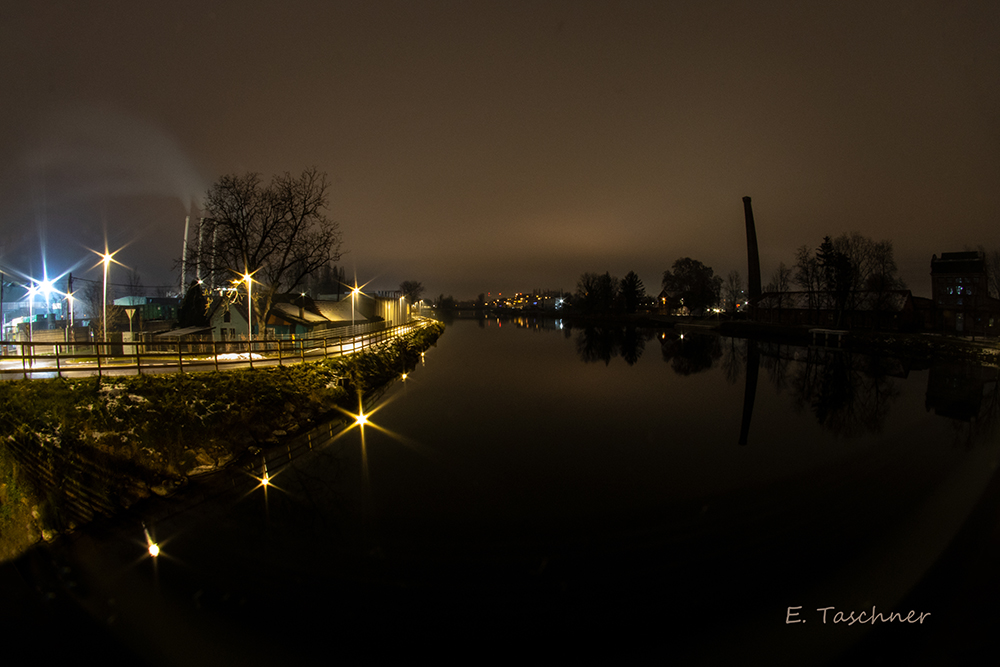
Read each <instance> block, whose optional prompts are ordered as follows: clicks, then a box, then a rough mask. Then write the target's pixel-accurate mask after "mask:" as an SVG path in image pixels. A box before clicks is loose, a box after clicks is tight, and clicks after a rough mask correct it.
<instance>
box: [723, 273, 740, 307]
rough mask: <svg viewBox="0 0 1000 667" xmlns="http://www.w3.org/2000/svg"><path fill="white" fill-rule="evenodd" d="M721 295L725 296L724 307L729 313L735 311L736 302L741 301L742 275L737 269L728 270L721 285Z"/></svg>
mask: <svg viewBox="0 0 1000 667" xmlns="http://www.w3.org/2000/svg"><path fill="white" fill-rule="evenodd" d="M722 293H723V295H724V298H725V308H726V310H727V311H728V312H730V313H735V312H736V310H737V304H739V303H740V301H742V299H741V297H742V296H743V276H741V275H740V272H739V271H736V270H733V271H730V272H729V275H728V276H726V284H725V286H724V287H723V292H722Z"/></svg>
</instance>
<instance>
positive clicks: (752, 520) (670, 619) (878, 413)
mask: <svg viewBox="0 0 1000 667" xmlns="http://www.w3.org/2000/svg"><path fill="white" fill-rule="evenodd" d="M748 362H749V363H748ZM997 400H998V395H997V375H996V369H983V368H968V367H960V366H934V367H932V368H927V367H924V368H920V367H917V366H914V365H913V364H909V363H907V362H904V361H900V360H895V359H880V360H876V359H871V358H868V357H863V356H861V355H851V354H847V353H842V352H839V351H828V350H822V349H817V348H812V349H809V348H804V347H790V346H777V345H766V344H759V345H758V344H754V343H751V344H748V343H747V342H746V341H740V340H732V339H725V338H717V337H711V336H704V335H697V334H695V333H692V332H688V333H687V334H686V335H685V336H684V338H683V339H682V338H681V337H680V336H679V335H678V333H676V332H673V331H668V332H654V331H638V332H637V331H626V330H623V329H621V328H614V327H606V328H594V329H589V330H583V329H579V328H578V329H573V330H569V329H566V328H563V327H562V325H561V324H560V323H556V322H552V321H548V322H537V323H536V322H529V321H522V322H520V323H518V322H514V321H504V322H500V321H497V320H490V321H481V322H476V321H457V322H455V323H453V324H452V325H451V326H449V328H448V330H447V331H446V333H445V335H444V336H443V337H442V338H441V339H440V341H439V342H438V345H437V346H436V347H434V348H432V349H430V350H429V351H428V352H427V354H426V358H425V361H424V363H423V364H421V365H420V366H418V368H417V369H415V371H414V372H413V373H412V374H411V375H410V376H409V378H408V379H407V380H406V382H396V383H395V384H394V385H393V386H391V387H390V388H389V389H388V390H387V391H385V392H384V393H383V394H382V395H380V396H378V397H373V399H372V400H370V401H369V403H368V404H367V405H366V406H365V408H364V409H365V411H366V412H367V413H368V414H369V418H370V423H369V424H368V425H367V426H365V427H364V428H363V429H362V428H359V427H357V426H350V425H349V424H336V425H334V426H333V427H330V426H326V427H323V428H321V429H318V430H317V431H315V432H313V433H311V434H309V435H308V436H307V437H305V436H304V437H301V438H298V439H297V440H296V441H295V442H294V443H292V444H290V445H288V446H282V447H278V448H275V449H274V450H271V451H268V452H267V453H266V455H265V456H260V457H258V458H257V459H255V460H254V461H251V462H249V463H248V465H247V466H244V469H242V470H241V471H236V472H228V473H226V474H223V475H218V476H216V477H215V478H213V479H212V480H209V481H208V482H206V483H205V484H204V485H202V486H201V487H199V488H198V489H192V490H190V491H189V492H186V493H185V494H182V497H181V498H175V499H172V501H171V502H167V503H151V504H150V505H149V506H146V507H144V508H142V509H141V510H140V511H139V513H135V514H133V515H131V516H128V517H125V518H122V519H119V520H116V521H113V522H107V523H106V524H102V525H95V526H93V527H92V528H90V529H88V530H86V531H82V532H81V533H80V534H78V535H76V536H74V537H73V538H72V539H69V540H66V541H64V542H60V543H57V544H55V545H52V546H49V547H46V548H42V549H38V550H36V551H35V552H34V553H33V554H31V555H30V556H28V557H26V558H24V559H22V561H21V562H19V563H18V568H19V570H18V571H19V575H20V580H19V584H18V585H21V586H23V588H24V590H28V589H31V592H30V593H26V592H23V591H22V592H21V593H20V595H21V598H19V600H21V601H23V603H24V607H23V608H24V609H29V610H30V613H28V614H27V615H21V617H20V619H19V623H20V624H21V626H23V628H24V631H25V632H26V633H28V632H31V631H33V630H34V629H35V628H37V626H38V625H39V624H40V623H47V624H49V625H48V627H56V628H59V632H63V631H65V632H66V633H68V636H71V637H73V641H75V642H79V644H80V645H81V646H92V645H93V646H97V647H98V648H99V649H101V650H106V651H111V653H109V654H108V655H112V656H116V657H122V659H124V660H128V661H133V660H138V661H145V662H148V663H150V664H202V663H204V664H207V663H218V662H220V661H222V662H226V663H231V662H232V661H234V660H240V661H244V662H247V663H250V664H274V663H275V661H277V662H278V664H299V663H301V662H302V661H303V660H305V659H312V658H315V657H317V656H327V657H328V658H329V659H330V660H334V659H337V658H343V659H346V660H347V661H348V662H357V661H360V662H369V661H370V662H377V661H380V660H382V659H384V658H387V657H393V658H401V659H403V660H404V661H415V660H416V659H418V658H419V657H421V656H430V657H432V658H435V659H438V660H441V661H447V662H459V661H460V662H463V663H465V662H473V663H476V662H490V661H493V660H494V659H495V660H499V661H503V662H510V661H514V660H516V661H518V662H522V661H530V662H538V661H556V662H561V661H566V662H577V661H579V660H580V659H581V658H590V657H595V656H596V657H598V658H600V659H602V660H603V661H606V662H611V661H613V660H623V659H624V660H626V661H630V660H656V661H657V662H667V663H674V664H735V663H742V664H823V663H839V662H845V663H847V662H850V663H851V664H857V663H859V662H860V663H862V664H878V663H879V661H880V660H887V661H888V662H887V663H886V664H894V663H896V662H898V661H899V660H904V661H905V662H906V663H909V664H938V663H939V661H940V659H942V658H944V657H948V659H949V660H952V659H953V660H956V661H958V662H961V661H962V659H963V657H965V656H971V655H974V654H973V653H972V651H973V649H974V648H982V647H984V646H985V647H986V648H995V646H994V645H993V644H992V643H988V642H991V640H990V637H991V631H992V630H993V629H995V628H996V627H997V623H998V620H1000V619H998V616H997V612H996V611H994V610H993V608H992V606H991V605H990V604H989V602H988V599H989V595H990V592H991V591H992V592H997V588H998V586H997V577H996V575H994V574H993V573H992V566H991V563H992V562H993V561H991V560H990V559H991V557H995V556H996V555H997V552H998V548H997V547H998V540H997V534H998V531H997V521H996V518H997V510H998V509H1000V502H998V500H997V498H998V495H1000V494H998V491H997V489H996V486H997V485H996V484H993V477H994V471H995V469H996V464H997V454H998V446H997V434H996V431H995V428H994V426H995V422H996V414H997ZM741 441H742V442H741ZM265 464H266V466H267V470H268V473H269V475H270V476H271V478H272V479H273V482H274V484H273V485H272V486H271V487H270V488H269V489H268V490H267V491H266V493H265V490H264V489H263V488H262V487H260V486H259V485H258V484H257V481H256V480H255V479H254V477H253V476H252V475H256V476H258V477H259V476H261V475H262V474H263V471H264V466H265ZM143 524H145V526H146V527H147V528H148V529H149V530H150V533H151V534H152V535H154V536H155V538H156V539H157V540H158V541H159V542H160V544H161V546H162V548H163V555H162V556H161V557H160V558H159V559H158V560H157V561H156V562H155V563H154V562H153V561H151V560H150V559H148V558H146V557H144V547H145V538H144V534H143V528H142V526H143ZM7 576H8V577H9V574H8V575H7ZM12 590H13V589H12ZM19 590H20V589H19ZM39 594H40V595H41V596H42V597H41V598H39V597H38V595H39ZM39 599H43V600H45V601H43V602H39ZM873 606H875V607H876V609H877V610H878V611H884V612H885V613H886V615H888V613H889V612H892V611H901V612H903V614H904V615H905V614H906V613H907V612H909V611H910V610H911V609H913V610H915V611H917V612H923V613H929V614H930V616H929V617H926V618H925V621H924V623H922V624H919V623H918V624H900V623H894V624H879V625H876V626H873V625H872V624H870V623H869V624H860V623H857V624H853V625H848V624H847V623H846V622H845V623H834V622H833V618H834V614H835V613H836V612H837V611H843V612H844V613H845V614H847V613H849V612H850V611H852V610H854V611H862V610H864V611H866V612H868V611H869V610H871V608H872V607H873ZM790 607H792V608H793V612H797V613H798V614H799V616H789V608H790ZM798 607H801V609H796V608H798ZM828 607H833V608H834V609H833V610H830V611H829V612H828V617H827V623H825V624H824V623H823V616H822V613H821V612H818V611H816V610H817V609H821V608H828ZM798 619H802V620H804V621H805V622H804V623H788V622H787V621H788V620H798Z"/></svg>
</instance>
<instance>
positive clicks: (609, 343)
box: [576, 324, 655, 366]
mask: <svg viewBox="0 0 1000 667" xmlns="http://www.w3.org/2000/svg"><path fill="white" fill-rule="evenodd" d="M654 335H655V332H654V331H651V330H643V329H639V328H637V327H634V326H625V327H622V326H617V325H595V324H588V325H586V326H584V327H583V328H581V329H580V330H579V332H578V333H577V336H576V352H577V354H578V355H580V359H582V360H583V361H584V363H595V362H599V361H603V362H604V365H605V366H606V365H608V364H609V363H611V360H612V359H614V358H615V357H618V356H621V358H622V359H623V360H624V361H625V363H626V364H628V365H629V366H631V365H633V364H635V363H636V362H637V361H639V357H641V356H642V353H643V350H645V348H646V341H647V340H649V339H650V338H652V337H653V336H654Z"/></svg>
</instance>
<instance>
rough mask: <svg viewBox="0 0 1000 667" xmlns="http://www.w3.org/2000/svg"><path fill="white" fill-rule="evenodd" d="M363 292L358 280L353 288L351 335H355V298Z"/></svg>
mask: <svg viewBox="0 0 1000 667" xmlns="http://www.w3.org/2000/svg"><path fill="white" fill-rule="evenodd" d="M360 293H361V288H360V287H358V284H357V282H355V283H354V289H352V290H351V335H354V298H355V297H356V296H357V295H358V294H360Z"/></svg>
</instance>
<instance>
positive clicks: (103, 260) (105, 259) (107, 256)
mask: <svg viewBox="0 0 1000 667" xmlns="http://www.w3.org/2000/svg"><path fill="white" fill-rule="evenodd" d="M101 263H102V264H104V318H103V319H104V342H105V343H106V342H108V267H109V266H111V255H110V254H109V253H108V252H107V251H106V250H105V251H104V254H103V255H101Z"/></svg>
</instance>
